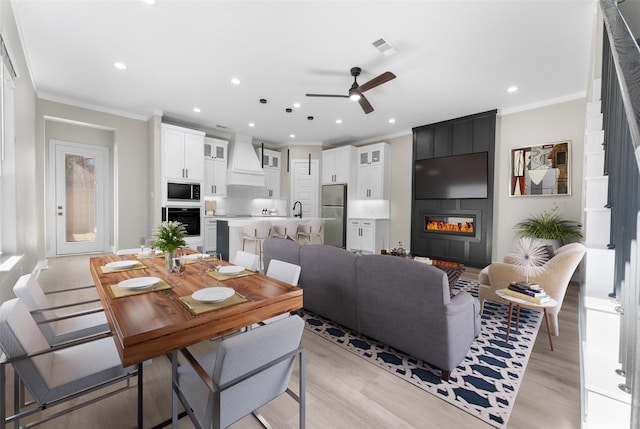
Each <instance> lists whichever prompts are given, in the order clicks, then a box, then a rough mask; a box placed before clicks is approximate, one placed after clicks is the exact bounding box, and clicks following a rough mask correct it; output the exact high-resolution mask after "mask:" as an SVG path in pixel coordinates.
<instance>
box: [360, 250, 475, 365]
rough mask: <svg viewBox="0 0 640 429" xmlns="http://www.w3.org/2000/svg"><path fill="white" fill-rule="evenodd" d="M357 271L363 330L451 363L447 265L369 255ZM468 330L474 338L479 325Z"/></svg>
mask: <svg viewBox="0 0 640 429" xmlns="http://www.w3.org/2000/svg"><path fill="white" fill-rule="evenodd" d="M356 275H357V279H358V327H359V329H358V330H359V331H360V332H361V333H363V334H364V335H367V336H369V337H372V338H375V339H377V340H379V341H382V342H383V343H385V344H387V345H389V346H392V347H394V348H396V349H399V350H401V351H403V352H405V353H408V354H410V355H413V356H415V357H417V358H420V359H423V360H426V361H427V362H429V363H431V364H434V365H436V366H440V367H443V368H451V366H447V365H451V364H452V361H451V360H450V357H449V356H448V355H447V353H446V352H445V351H446V350H447V348H448V344H447V343H448V341H449V340H450V339H449V338H448V337H447V334H446V331H447V326H446V323H447V317H446V316H445V311H446V310H445V309H446V305H447V304H449V302H450V297H449V282H448V280H447V275H446V274H445V272H444V271H442V270H440V269H439V268H436V267H434V266H431V265H425V264H421V263H418V262H416V261H412V260H410V259H405V258H392V257H389V256H384V255H363V256H360V257H358V259H357V261H356ZM472 327H473V325H471V328H472ZM468 331H469V332H471V335H470V336H469V335H467V337H471V338H472V337H473V329H468ZM466 340H468V338H465V341H466ZM467 349H468V344H467ZM465 353H466V350H465ZM462 357H464V354H463V355H462ZM457 358H459V356H456V359H457ZM458 363H459V361H458V362H455V365H457V364H458ZM455 365H453V367H455Z"/></svg>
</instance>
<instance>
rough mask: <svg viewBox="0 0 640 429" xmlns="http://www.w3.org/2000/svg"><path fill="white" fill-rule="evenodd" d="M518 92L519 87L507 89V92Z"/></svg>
mask: <svg viewBox="0 0 640 429" xmlns="http://www.w3.org/2000/svg"><path fill="white" fill-rule="evenodd" d="M517 90H518V87H517V86H515V85H514V86H510V87H509V88H507V92H516V91H517Z"/></svg>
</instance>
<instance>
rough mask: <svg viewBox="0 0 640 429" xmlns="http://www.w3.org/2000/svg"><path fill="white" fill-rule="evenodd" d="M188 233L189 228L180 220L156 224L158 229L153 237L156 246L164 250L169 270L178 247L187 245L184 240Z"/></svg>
mask: <svg viewBox="0 0 640 429" xmlns="http://www.w3.org/2000/svg"><path fill="white" fill-rule="evenodd" d="M186 235H187V229H186V228H185V226H184V224H182V223H180V222H176V221H168V222H162V223H161V224H158V225H156V231H155V232H154V233H153V237H154V238H155V240H156V241H155V244H154V247H155V248H156V249H160V250H162V251H163V252H164V260H165V263H166V266H167V270H168V271H170V270H171V268H172V264H173V257H174V255H175V251H176V249H179V248H181V247H182V246H186V245H187V242H186V241H185V240H184V237H185V236H186Z"/></svg>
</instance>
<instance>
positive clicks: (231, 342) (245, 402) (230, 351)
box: [171, 316, 305, 429]
mask: <svg viewBox="0 0 640 429" xmlns="http://www.w3.org/2000/svg"><path fill="white" fill-rule="evenodd" d="M303 329H304V322H303V320H302V319H301V318H300V317H298V316H292V317H288V318H286V319H284V320H280V321H278V322H276V323H272V324H269V325H265V326H261V327H259V328H257V329H253V330H250V331H247V332H245V333H242V334H239V335H236V336H234V337H230V338H228V339H225V340H223V341H222V342H221V343H220V346H219V348H218V350H217V351H216V352H215V353H212V354H209V355H207V356H204V357H202V358H199V359H196V358H195V357H194V356H193V355H192V354H191V353H190V352H189V350H187V349H182V350H180V353H181V354H182V355H183V356H184V357H185V358H186V359H187V362H186V363H184V364H181V365H178V352H173V353H172V355H171V357H172V385H173V398H172V422H173V427H174V428H175V427H177V424H178V400H179V401H180V402H181V403H182V406H183V407H184V409H185V411H186V413H187V414H188V415H189V417H190V418H191V420H192V422H193V424H194V425H195V426H196V427H198V428H211V427H213V428H215V429H218V428H226V427H227V426H229V425H231V424H233V423H234V422H236V421H238V420H240V419H241V418H243V417H244V416H247V415H249V414H253V415H254V416H255V417H256V418H257V419H258V420H259V421H260V423H261V424H262V425H263V426H264V427H269V426H268V424H267V423H266V421H265V420H264V417H262V415H260V413H259V412H258V408H260V407H262V406H263V405H265V404H267V403H268V402H270V401H272V400H273V399H275V398H277V397H278V396H280V395H282V394H283V393H285V392H286V393H287V394H288V395H290V396H291V397H292V398H294V399H295V400H296V401H297V402H298V405H299V426H300V428H304V425H305V372H304V371H305V370H304V349H303V348H301V347H300V340H301V338H302V331H303ZM296 356H298V358H299V366H298V369H299V379H298V394H296V393H294V392H293V391H292V390H291V389H289V387H288V386H289V379H290V377H291V373H292V370H293V367H294V361H295V358H296Z"/></svg>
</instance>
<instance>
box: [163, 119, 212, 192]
mask: <svg viewBox="0 0 640 429" xmlns="http://www.w3.org/2000/svg"><path fill="white" fill-rule="evenodd" d="M203 148H204V133H203V132H200V131H195V130H190V129H187V128H182V127H176V126H174V125H168V124H162V158H163V160H162V165H163V176H164V178H165V179H178V180H189V181H197V182H201V181H202V180H203V179H204V160H203V158H202V153H203Z"/></svg>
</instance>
